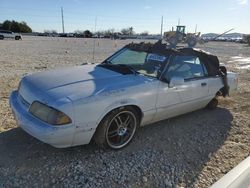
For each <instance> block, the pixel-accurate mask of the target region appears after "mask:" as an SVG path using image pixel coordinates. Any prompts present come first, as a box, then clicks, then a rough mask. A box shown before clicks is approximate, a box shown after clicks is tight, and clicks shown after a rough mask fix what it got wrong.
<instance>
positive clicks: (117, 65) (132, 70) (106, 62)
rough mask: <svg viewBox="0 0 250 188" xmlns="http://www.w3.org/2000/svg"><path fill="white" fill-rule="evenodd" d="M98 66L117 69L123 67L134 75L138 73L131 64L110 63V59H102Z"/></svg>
mask: <svg viewBox="0 0 250 188" xmlns="http://www.w3.org/2000/svg"><path fill="white" fill-rule="evenodd" d="M98 66H102V67H106V68H111V69H112V67H113V68H115V67H116V68H117V69H123V70H124V69H125V70H129V72H131V73H133V74H134V75H137V74H140V73H139V72H138V71H136V70H135V69H134V68H133V67H132V66H130V65H126V64H112V63H111V62H110V61H107V60H106V61H104V62H103V63H101V64H99V65H98ZM126 74H127V73H126Z"/></svg>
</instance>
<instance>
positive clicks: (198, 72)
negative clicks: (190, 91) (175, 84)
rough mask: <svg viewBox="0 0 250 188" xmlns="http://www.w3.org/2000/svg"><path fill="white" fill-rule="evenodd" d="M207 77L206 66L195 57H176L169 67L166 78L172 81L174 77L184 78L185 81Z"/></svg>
mask: <svg viewBox="0 0 250 188" xmlns="http://www.w3.org/2000/svg"><path fill="white" fill-rule="evenodd" d="M205 75H207V71H206V68H205V66H204V65H203V64H202V63H201V61H200V59H199V58H198V57H195V56H176V57H175V58H174V60H173V61H172V62H171V64H170V65H169V67H168V69H167V71H166V73H165V75H164V77H165V78H166V80H167V81H170V79H171V78H172V77H182V78H184V79H185V80H188V79H195V78H199V77H203V76H205Z"/></svg>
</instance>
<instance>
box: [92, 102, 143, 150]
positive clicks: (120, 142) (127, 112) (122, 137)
mask: <svg viewBox="0 0 250 188" xmlns="http://www.w3.org/2000/svg"><path fill="white" fill-rule="evenodd" d="M139 117H140V116H139V114H138V112H137V111H136V110H135V109H134V108H133V107H129V106H128V107H121V108H118V109H115V110H113V111H111V112H110V113H108V114H107V115H106V116H105V117H104V118H103V120H102V121H101V123H100V124H99V125H98V127H97V129H96V132H95V134H94V136H93V141H94V142H95V143H96V144H97V145H98V146H99V147H101V148H103V149H113V150H118V149H121V148H124V147H126V146H127V145H128V144H129V143H130V142H131V140H132V139H133V138H134V135H135V133H136V130H137V127H138V126H139V123H140V120H139Z"/></svg>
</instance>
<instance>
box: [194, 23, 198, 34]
mask: <svg viewBox="0 0 250 188" xmlns="http://www.w3.org/2000/svg"><path fill="white" fill-rule="evenodd" d="M194 33H197V24H196V25H195V32H194Z"/></svg>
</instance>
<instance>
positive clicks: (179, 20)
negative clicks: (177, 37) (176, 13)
mask: <svg viewBox="0 0 250 188" xmlns="http://www.w3.org/2000/svg"><path fill="white" fill-rule="evenodd" d="M180 22H181V19H180V18H179V19H178V26H179V25H180Z"/></svg>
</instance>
